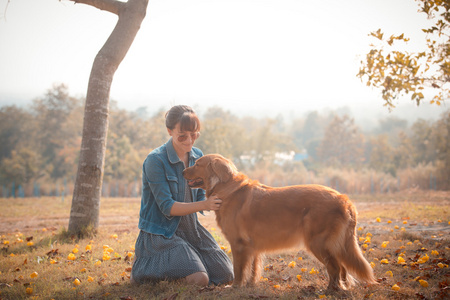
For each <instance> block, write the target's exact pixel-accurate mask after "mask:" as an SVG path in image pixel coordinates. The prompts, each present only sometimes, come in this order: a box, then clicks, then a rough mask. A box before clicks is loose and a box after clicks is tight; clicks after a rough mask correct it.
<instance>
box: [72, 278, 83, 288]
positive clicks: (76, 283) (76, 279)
mask: <svg viewBox="0 0 450 300" xmlns="http://www.w3.org/2000/svg"><path fill="white" fill-rule="evenodd" d="M80 284H81V281H80V280H79V279H78V278H75V280H74V281H73V285H75V286H78V285H80Z"/></svg>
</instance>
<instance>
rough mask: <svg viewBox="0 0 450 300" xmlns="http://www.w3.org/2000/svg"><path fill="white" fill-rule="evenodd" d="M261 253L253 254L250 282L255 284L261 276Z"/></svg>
mask: <svg viewBox="0 0 450 300" xmlns="http://www.w3.org/2000/svg"><path fill="white" fill-rule="evenodd" d="M262 259H263V255H261V254H259V253H256V254H254V255H253V262H252V275H251V277H250V283H251V284H256V283H258V281H259V279H260V278H261V268H262Z"/></svg>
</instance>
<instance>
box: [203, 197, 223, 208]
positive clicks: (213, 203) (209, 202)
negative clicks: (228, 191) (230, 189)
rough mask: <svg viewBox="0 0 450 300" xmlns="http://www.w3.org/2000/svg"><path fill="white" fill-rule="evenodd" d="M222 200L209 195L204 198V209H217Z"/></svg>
mask: <svg viewBox="0 0 450 300" xmlns="http://www.w3.org/2000/svg"><path fill="white" fill-rule="evenodd" d="M221 204H222V200H221V199H219V198H217V196H216V195H211V196H210V197H208V198H206V200H205V210H219V208H220V205H221Z"/></svg>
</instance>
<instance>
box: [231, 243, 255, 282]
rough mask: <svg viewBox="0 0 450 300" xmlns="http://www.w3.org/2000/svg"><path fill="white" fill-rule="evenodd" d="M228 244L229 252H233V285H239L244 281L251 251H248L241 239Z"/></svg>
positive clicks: (250, 262)
mask: <svg viewBox="0 0 450 300" xmlns="http://www.w3.org/2000/svg"><path fill="white" fill-rule="evenodd" d="M230 246H231V253H233V268H234V281H233V286H234V287H240V286H243V285H245V283H246V279H247V277H248V273H249V272H248V271H249V269H250V268H251V264H252V259H253V257H251V255H250V254H251V252H249V249H248V248H247V247H246V246H245V243H244V242H243V241H242V240H240V241H237V242H235V243H231V245H230Z"/></svg>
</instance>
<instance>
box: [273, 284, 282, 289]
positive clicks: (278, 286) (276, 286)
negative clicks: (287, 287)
mask: <svg viewBox="0 0 450 300" xmlns="http://www.w3.org/2000/svg"><path fill="white" fill-rule="evenodd" d="M273 288H274V289H279V288H281V286H280V285H279V284H275V285H274V286H273Z"/></svg>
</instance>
